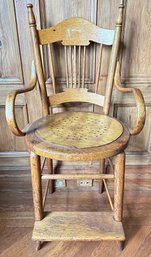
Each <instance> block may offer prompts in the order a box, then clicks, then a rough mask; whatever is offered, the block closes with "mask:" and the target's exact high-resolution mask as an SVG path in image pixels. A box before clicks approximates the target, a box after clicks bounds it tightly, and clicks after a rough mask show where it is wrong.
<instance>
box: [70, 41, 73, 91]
mask: <svg viewBox="0 0 151 257" xmlns="http://www.w3.org/2000/svg"><path fill="white" fill-rule="evenodd" d="M69 50H70V53H69V55H70V85H71V88H72V87H73V76H72V47H71V46H69Z"/></svg>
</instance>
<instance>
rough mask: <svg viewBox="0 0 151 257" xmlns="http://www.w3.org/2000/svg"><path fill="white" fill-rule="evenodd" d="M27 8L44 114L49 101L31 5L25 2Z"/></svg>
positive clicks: (46, 111)
mask: <svg viewBox="0 0 151 257" xmlns="http://www.w3.org/2000/svg"><path fill="white" fill-rule="evenodd" d="M27 9H28V22H29V27H30V31H31V37H32V42H33V50H34V60H35V66H36V73H37V77H38V81H39V85H40V95H41V101H42V112H43V115H44V116H46V115H48V114H49V101H48V97H47V91H46V85H45V80H44V73H43V68H42V60H41V54H40V47H39V40H38V33H37V29H36V20H35V16H34V13H33V5H32V4H27Z"/></svg>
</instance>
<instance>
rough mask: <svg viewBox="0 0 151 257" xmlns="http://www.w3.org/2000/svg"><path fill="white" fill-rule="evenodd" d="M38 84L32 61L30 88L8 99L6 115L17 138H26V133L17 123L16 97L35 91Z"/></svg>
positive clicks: (15, 92) (11, 95) (20, 90)
mask: <svg viewBox="0 0 151 257" xmlns="http://www.w3.org/2000/svg"><path fill="white" fill-rule="evenodd" d="M36 82H37V76H36V72H35V66H34V61H32V67H31V80H30V82H29V85H30V86H29V87H28V88H24V89H19V90H15V91H12V92H11V93H10V94H8V96H7V97H6V107H5V114H6V120H7V124H8V127H9V128H10V130H11V131H12V132H13V133H14V134H15V135H16V136H25V135H26V133H25V132H24V131H23V130H20V129H19V127H18V125H17V122H16V116H15V100H16V96H17V95H19V94H23V93H26V92H29V91H31V90H33V89H34V88H35V86H36Z"/></svg>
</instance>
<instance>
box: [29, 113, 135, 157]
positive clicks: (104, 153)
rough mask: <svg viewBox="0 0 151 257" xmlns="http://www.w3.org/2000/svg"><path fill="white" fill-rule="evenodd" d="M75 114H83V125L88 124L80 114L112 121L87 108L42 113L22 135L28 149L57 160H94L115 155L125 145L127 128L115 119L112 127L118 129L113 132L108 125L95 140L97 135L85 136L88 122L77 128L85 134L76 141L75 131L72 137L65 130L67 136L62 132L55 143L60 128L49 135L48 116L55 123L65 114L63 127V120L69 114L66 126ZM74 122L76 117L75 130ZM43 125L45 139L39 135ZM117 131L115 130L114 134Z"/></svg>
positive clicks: (127, 136)
mask: <svg viewBox="0 0 151 257" xmlns="http://www.w3.org/2000/svg"><path fill="white" fill-rule="evenodd" d="M75 116H78V117H83V118H82V119H81V118H80V120H81V121H82V122H83V126H84V125H88V124H87V122H88V121H87V119H85V118H84V117H91V116H92V119H90V123H91V122H92V121H93V119H96V120H97V117H98V119H99V120H100V121H101V119H102V121H103V123H104V122H105V121H106V122H107V123H108V122H109V123H108V124H112V121H113V123H114V122H115V121H116V120H114V119H113V118H110V117H109V116H105V115H100V114H97V113H94V114H93V113H89V112H64V113H60V114H59V113H58V114H55V115H53V116H49V117H47V116H46V117H44V118H41V119H39V120H37V121H35V122H34V123H32V124H31V126H30V127H29V129H28V132H27V135H26V138H25V139H26V142H27V145H28V147H29V149H30V150H31V151H34V152H35V153H37V154H38V155H41V156H44V157H47V158H52V159H57V160H63V161H65V160H66V161H81V160H82V161H90V160H91V161H94V160H101V159H105V158H108V157H111V156H115V155H116V154H118V153H120V152H121V151H122V150H123V149H125V148H126V146H127V144H128V142H129V139H130V133H129V130H128V128H127V127H126V126H125V125H124V124H123V123H118V121H117V123H116V122H115V124H117V126H116V127H117V128H118V131H116V132H115V133H114V132H113V130H112V128H111V129H109V131H107V130H108V129H107V130H106V134H105V133H104V132H103V131H102V132H101V134H102V135H103V134H104V137H103V139H101V142H100V143H98V139H99V137H96V135H95V134H94V137H93V138H89V137H88V135H87V131H89V129H90V130H92V128H93V127H92V126H90V125H88V129H85V126H84V130H81V133H83V134H85V137H84V136H83V137H82V136H81V141H80V142H79V140H78V139H77V137H78V134H77V136H76V137H73V136H72V134H71V136H70V135H69V133H67V136H65V134H64V137H63V138H62V139H60V140H61V141H60V144H58V141H56V140H57V138H58V136H59V134H60V133H61V132H60V131H59V129H58V134H56V136H55V135H54V136H53V135H52V134H51V130H50V128H49V127H51V124H53V123H50V122H49V120H51V119H52V120H53V122H54V121H55V120H56V123H57V120H60V119H62V117H66V119H65V122H64V124H63V125H64V127H66V120H67V123H68V119H69V118H73V121H72V120H71V121H70V122H69V123H68V128H69V126H72V122H74V117H75ZM58 117H59V119H58ZM112 119H113V120H112ZM58 124H61V123H60V121H59V122H58ZM78 124H79V119H78V123H77V126H78V127H77V128H76V131H78V132H79V125H78ZM97 126H98V125H97V124H96V125H95V127H96V128H97ZM122 127H123V130H122ZM38 128H40V130H39V131H38ZM106 128H107V127H106ZM43 129H44V131H45V130H46V133H44V137H45V139H43V132H42V131H43ZM81 129H82V127H81ZM36 130H37V133H35V131H36ZM99 130H100V131H101V127H99ZM82 131H83V132H82ZM117 132H118V134H116V133H117ZM64 133H65V130H64ZM51 135H52V137H53V139H52V140H50V141H49V140H48V138H49V136H50V137H51ZM102 135H100V137H102ZM105 135H106V136H105ZM115 135H116V136H115ZM110 136H111V139H110ZM114 136H115V137H114ZM47 137H48V138H47ZM113 137H114V138H113ZM66 138H67V139H66ZM75 139H76V140H75ZM77 140H78V141H77ZM104 140H105V141H104ZM66 141H67V142H66ZM55 142H56V143H55ZM61 142H62V143H61ZM63 144H65V145H63ZM74 144H75V146H74ZM77 144H78V145H77ZM92 144H94V146H93V147H92ZM102 144H103V145H102ZM95 145H96V146H95ZM77 146H78V147H77ZM85 146H89V147H85Z"/></svg>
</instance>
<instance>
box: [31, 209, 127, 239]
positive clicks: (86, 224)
mask: <svg viewBox="0 0 151 257" xmlns="http://www.w3.org/2000/svg"><path fill="white" fill-rule="evenodd" d="M32 238H33V240H39V241H58V240H59V241H72V240H79V241H98V240H120V241H124V240H125V235H124V231H123V226H122V223H121V222H117V221H115V220H114V219H113V213H112V212H51V213H46V214H45V217H44V219H43V220H41V221H36V222H35V226H34V230H33V237H32Z"/></svg>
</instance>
